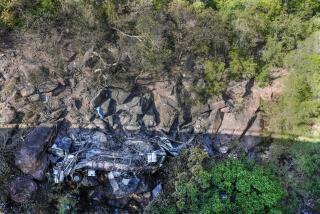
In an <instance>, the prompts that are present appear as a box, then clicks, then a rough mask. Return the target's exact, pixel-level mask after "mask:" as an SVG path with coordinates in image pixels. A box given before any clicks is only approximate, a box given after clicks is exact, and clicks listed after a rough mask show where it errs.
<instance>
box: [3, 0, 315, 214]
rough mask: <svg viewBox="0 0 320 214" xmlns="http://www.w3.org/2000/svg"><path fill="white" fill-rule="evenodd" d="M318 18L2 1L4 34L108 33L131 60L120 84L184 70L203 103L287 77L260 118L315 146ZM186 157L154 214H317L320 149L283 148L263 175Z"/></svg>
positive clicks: (217, 3)
mask: <svg viewBox="0 0 320 214" xmlns="http://www.w3.org/2000/svg"><path fill="white" fill-rule="evenodd" d="M319 11H320V3H319V1H318V0H303V1H302V0H290V1H286V0H207V1H201V0H152V1H147V0H146V1H144V0H135V1H134V0H129V1H122V0H119V1H118V0H102V1H90V0H79V1H67V0H32V1H24V0H0V28H1V30H3V29H6V30H16V29H19V30H20V29H21V30H23V29H26V28H29V27H33V28H37V27H39V26H43V25H49V24H52V25H53V26H57V25H59V24H60V23H61V19H63V17H66V20H67V21H66V20H65V22H69V24H70V26H72V27H79V26H84V27H85V28H86V29H88V28H90V30H91V29H94V30H96V31H98V30H99V31H105V32H110V31H111V32H112V35H109V34H108V36H106V37H108V39H109V40H112V41H113V42H114V43H116V44H117V46H119V48H120V49H121V50H122V51H123V54H124V55H127V56H129V58H130V64H127V63H121V66H118V67H117V69H115V70H112V72H113V73H112V74H113V75H114V76H117V75H119V76H120V75H123V73H126V74H132V76H134V77H137V76H139V75H141V74H150V75H153V76H157V77H163V76H165V77H168V76H171V75H176V74H177V70H178V71H181V70H182V71H183V72H187V73H188V74H189V75H191V76H192V77H193V79H194V84H193V85H194V90H195V91H196V92H197V93H198V95H199V97H200V100H206V99H207V98H208V97H210V96H219V95H220V94H221V93H222V92H223V91H224V90H225V89H226V88H227V86H228V83H229V82H230V81H233V80H236V81H241V80H249V79H255V80H257V82H259V83H260V85H261V86H266V85H268V84H269V83H270V80H271V74H272V72H273V71H274V70H276V69H284V70H287V71H288V73H289V75H288V76H287V80H286V81H285V83H284V84H285V86H284V92H283V94H282V95H281V97H280V98H279V99H278V100H277V102H273V103H266V105H265V106H264V108H263V111H264V112H265V115H266V116H267V118H268V120H267V123H266V124H267V128H268V129H269V130H270V131H272V132H281V133H284V134H288V135H293V136H296V135H307V136H313V137H317V136H319V135H320V128H319V127H320V125H319V124H320V121H319V118H320V99H319V94H320V55H319V50H320V45H319V43H320V41H319V37H320V33H319V30H320V29H319V28H320V17H319ZM74 20H77V23H76V24H75V23H74V22H73V21H74ZM79 23H80V24H79ZM1 30H0V32H1ZM96 31H94V32H96ZM102 57H103V56H102ZM200 79H204V86H203V85H201V84H198V80H200ZM283 154H285V156H283ZM188 156H189V157H188ZM186 157H188V158H187V160H182V161H181V162H179V163H180V165H181V166H180V169H177V168H175V170H174V172H173V174H171V176H172V177H177V181H176V182H175V183H173V182H172V181H171V183H169V184H168V185H169V186H170V185H171V188H168V190H167V194H166V195H164V196H162V197H161V198H160V199H159V200H157V201H155V202H154V203H155V206H157V207H158V208H159V207H162V209H160V210H158V211H157V212H159V213H196V212H199V213H233V212H234V211H235V210H236V211H237V212H238V213H268V212H269V213H279V212H281V210H282V211H283V212H284V213H294V212H295V210H297V209H299V208H300V207H298V206H299V204H300V202H302V201H303V200H306V199H310V200H311V201H312V202H314V203H315V204H316V205H315V207H317V208H319V209H320V205H319V201H316V200H315V198H316V197H317V196H319V195H320V184H319V164H320V156H319V145H318V144H307V143H304V144H302V143H294V142H290V143H285V144H284V143H280V142H277V143H275V147H274V149H273V153H272V157H271V159H270V160H269V162H264V163H261V165H262V166H261V165H259V164H256V165H255V164H253V163H250V161H247V160H245V159H236V160H222V161H220V162H217V163H213V162H211V161H208V160H207V159H206V157H205V156H204V154H203V153H201V152H200V151H198V150H195V151H192V152H191V154H188V155H186V156H185V157H184V158H186ZM280 159H281V160H282V159H285V161H284V162H283V161H280ZM270 163H271V164H272V165H273V166H274V167H273V168H272V169H266V167H264V165H270ZM173 168H174V167H173ZM169 174H170V173H169ZM172 180H173V179H172ZM317 203H318V204H317ZM288 204H289V205H292V206H290V207H289V206H285V205H288ZM281 205H283V206H281ZM295 205H296V206H295ZM151 209H152V207H151ZM153 211H154V212H156V211H155V210H153Z"/></svg>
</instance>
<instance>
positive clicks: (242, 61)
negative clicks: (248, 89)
mask: <svg viewBox="0 0 320 214" xmlns="http://www.w3.org/2000/svg"><path fill="white" fill-rule="evenodd" d="M230 58H231V61H230V71H231V75H232V77H233V78H234V79H240V78H253V77H255V76H256V72H257V66H258V65H257V64H256V63H255V62H254V60H253V58H248V57H243V56H240V54H239V52H238V51H237V50H233V51H231V52H230Z"/></svg>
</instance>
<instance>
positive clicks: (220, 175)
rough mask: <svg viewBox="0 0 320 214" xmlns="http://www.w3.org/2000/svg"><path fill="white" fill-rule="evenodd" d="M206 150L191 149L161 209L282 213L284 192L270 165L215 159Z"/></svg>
mask: <svg viewBox="0 0 320 214" xmlns="http://www.w3.org/2000/svg"><path fill="white" fill-rule="evenodd" d="M204 154H205V153H204V152H203V151H201V150H199V149H194V150H192V151H191V153H190V154H189V158H188V159H187V163H186V166H185V167H187V168H184V170H182V171H180V172H179V173H178V174H177V175H176V182H175V188H174V189H175V191H174V193H173V198H170V197H169V198H168V199H169V201H168V199H166V200H167V201H166V203H167V205H166V206H162V208H161V210H162V211H163V212H158V213H164V211H166V210H171V213H280V208H279V207H278V205H279V203H280V202H281V200H282V199H283V197H284V193H283V191H282V188H281V186H280V184H279V183H278V181H277V180H276V179H275V177H274V176H273V175H272V174H271V172H270V171H269V170H268V169H266V168H262V167H260V166H257V165H254V164H253V163H251V162H248V161H246V160H240V159H239V160H237V159H230V160H223V161H221V162H218V163H212V162H211V161H210V160H208V159H207V156H206V155H204ZM168 195H170V194H168ZM162 197H163V196H162ZM174 207H175V208H174Z"/></svg>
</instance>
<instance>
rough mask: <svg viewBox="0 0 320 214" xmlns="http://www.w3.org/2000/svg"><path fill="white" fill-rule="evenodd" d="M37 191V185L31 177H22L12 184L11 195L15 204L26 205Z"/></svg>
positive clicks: (15, 179)
mask: <svg viewBox="0 0 320 214" xmlns="http://www.w3.org/2000/svg"><path fill="white" fill-rule="evenodd" d="M37 189H38V186H37V184H36V183H35V182H34V181H33V180H32V179H31V178H30V177H27V176H20V177H16V178H14V179H13V180H12V181H11V182H10V184H9V195H10V198H11V199H12V200H13V201H15V202H17V203H25V202H27V201H28V200H29V199H30V198H31V196H32V194H33V193H34V192H35V191H36V190H37Z"/></svg>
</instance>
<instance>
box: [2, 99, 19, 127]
mask: <svg viewBox="0 0 320 214" xmlns="http://www.w3.org/2000/svg"><path fill="white" fill-rule="evenodd" d="M15 117H16V112H15V110H14V109H13V108H12V107H10V106H9V105H5V104H0V124H8V123H11V122H13V121H14V119H15Z"/></svg>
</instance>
